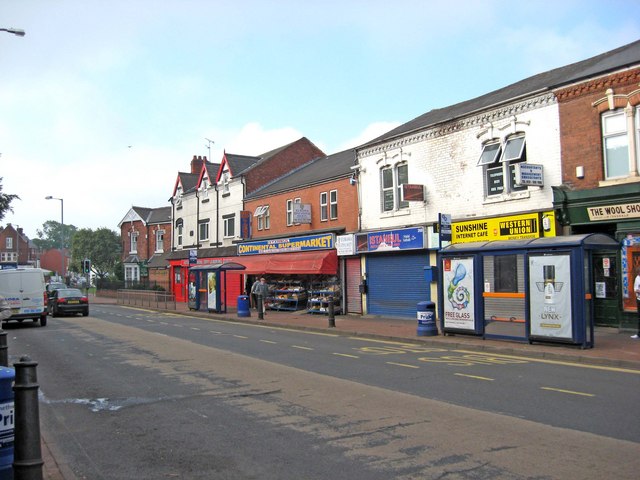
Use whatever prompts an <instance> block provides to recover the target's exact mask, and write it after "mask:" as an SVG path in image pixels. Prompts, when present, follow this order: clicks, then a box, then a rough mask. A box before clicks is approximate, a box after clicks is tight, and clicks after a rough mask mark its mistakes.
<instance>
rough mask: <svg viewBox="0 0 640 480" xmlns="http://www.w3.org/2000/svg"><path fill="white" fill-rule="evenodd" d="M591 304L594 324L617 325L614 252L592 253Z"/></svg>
mask: <svg viewBox="0 0 640 480" xmlns="http://www.w3.org/2000/svg"><path fill="white" fill-rule="evenodd" d="M593 281H594V285H593V297H594V298H593V306H594V322H595V324H596V325H601V326H607V327H618V326H619V325H620V314H619V311H620V309H619V306H618V292H619V288H618V287H619V286H618V263H617V257H616V254H615V253H614V252H607V253H605V252H597V253H595V252H594V254H593Z"/></svg>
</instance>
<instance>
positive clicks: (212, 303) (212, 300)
mask: <svg viewBox="0 0 640 480" xmlns="http://www.w3.org/2000/svg"><path fill="white" fill-rule="evenodd" d="M244 269H245V267H244V266H243V265H240V264H238V263H235V262H223V263H219V264H207V265H200V266H195V267H191V268H190V269H189V297H188V305H189V309H190V310H200V311H207V312H216V313H226V312H227V307H228V306H229V305H230V304H232V305H236V303H237V302H236V301H230V300H231V299H232V298H236V300H237V295H236V293H237V289H236V288H235V286H236V284H237V282H232V283H231V284H229V279H230V278H231V277H228V276H227V273H228V272H238V271H243V270H244ZM229 290H231V292H229Z"/></svg>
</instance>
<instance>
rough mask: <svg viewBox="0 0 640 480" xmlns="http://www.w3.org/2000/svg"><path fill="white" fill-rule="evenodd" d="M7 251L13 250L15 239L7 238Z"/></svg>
mask: <svg viewBox="0 0 640 480" xmlns="http://www.w3.org/2000/svg"><path fill="white" fill-rule="evenodd" d="M4 243H5V245H6V248H7V250H12V249H13V238H12V237H6V238H5V241H4Z"/></svg>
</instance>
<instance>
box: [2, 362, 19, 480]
mask: <svg viewBox="0 0 640 480" xmlns="http://www.w3.org/2000/svg"><path fill="white" fill-rule="evenodd" d="M15 378H16V371H15V370H14V369H13V368H7V367H2V368H0V480H12V479H13V442H14V438H15V407H14V395H13V382H14V380H15Z"/></svg>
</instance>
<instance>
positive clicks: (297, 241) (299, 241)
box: [238, 233, 335, 255]
mask: <svg viewBox="0 0 640 480" xmlns="http://www.w3.org/2000/svg"><path fill="white" fill-rule="evenodd" d="M334 247H335V237H334V234H333V233H326V234H322V235H307V236H304V237H291V238H275V239H272V240H263V241H257V242H248V243H239V244H238V255H260V254H263V253H283V252H306V251H309V250H325V249H328V248H334Z"/></svg>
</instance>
